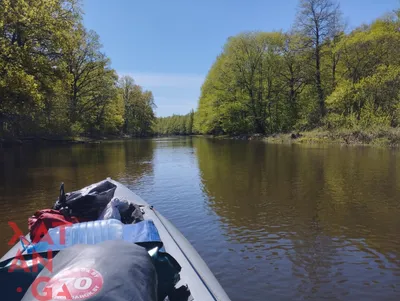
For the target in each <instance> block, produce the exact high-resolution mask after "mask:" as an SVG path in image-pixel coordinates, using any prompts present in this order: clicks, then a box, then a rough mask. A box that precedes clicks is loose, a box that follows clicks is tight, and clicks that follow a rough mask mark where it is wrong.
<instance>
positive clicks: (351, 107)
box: [194, 0, 400, 135]
mask: <svg viewBox="0 0 400 301" xmlns="http://www.w3.org/2000/svg"><path fill="white" fill-rule="evenodd" d="M317 11H318V12H321V13H320V14H316V13H315V12H317ZM340 16H341V13H340V11H339V7H338V6H337V5H336V4H335V3H334V2H333V1H331V0H301V1H300V6H299V14H298V19H297V21H296V23H295V27H294V30H293V31H292V32H288V33H282V32H247V33H243V34H239V35H237V36H234V37H230V38H229V39H228V41H227V43H226V44H225V46H224V48H223V51H222V53H221V54H219V55H218V57H217V59H216V61H215V62H214V64H213V66H212V67H211V69H210V71H209V73H208V75H207V78H206V80H205V82H204V84H203V86H202V89H201V96H200V99H199V106H198V110H197V111H196V113H195V116H194V117H195V120H194V128H195V130H196V131H197V132H199V133H203V134H210V133H212V134H230V135H237V134H243V133H266V134H272V133H277V132H288V131H292V130H296V131H299V130H300V131H301V130H311V129H313V128H316V127H320V126H325V127H326V128H327V129H330V130H334V129H338V128H344V129H349V130H351V129H367V128H369V127H371V126H375V127H380V128H382V127H398V126H399V125H400V124H399V123H400V111H399V108H400V48H399V47H398V45H400V31H399V28H400V21H399V13H398V11H396V12H395V13H393V14H389V15H386V16H385V17H382V18H379V19H377V20H376V21H374V22H372V23H371V24H369V25H363V26H361V27H359V28H356V29H355V30H353V31H352V32H350V33H349V34H345V33H344V31H343V28H344V27H343V25H342V23H341V21H340ZM315 20H317V21H318V22H314V21H315ZM317 29H318V30H317Z"/></svg>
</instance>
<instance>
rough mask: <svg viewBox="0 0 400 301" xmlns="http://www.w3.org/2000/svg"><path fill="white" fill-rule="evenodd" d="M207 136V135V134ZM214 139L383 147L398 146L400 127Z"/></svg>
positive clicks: (317, 130)
mask: <svg viewBox="0 0 400 301" xmlns="http://www.w3.org/2000/svg"><path fill="white" fill-rule="evenodd" d="M207 137H209V136H207ZM212 137H213V138H214V139H234V140H261V141H265V142H267V143H280V144H342V145H375V146H385V147H399V146H400V128H389V129H371V130H347V129H341V130H332V131H327V130H322V129H316V130H312V131H305V132H291V133H279V134H273V135H260V134H255V135H239V136H229V135H219V136H212Z"/></svg>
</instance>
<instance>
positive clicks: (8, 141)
mask: <svg viewBox="0 0 400 301" xmlns="http://www.w3.org/2000/svg"><path fill="white" fill-rule="evenodd" d="M134 138H136V137H134V136H129V135H119V136H117V135H112V136H110V135H108V136H98V137H87V136H82V137H36V136H34V137H6V138H0V147H13V146H18V145H23V144H51V145H52V144H57V145H58V144H60V145H62V144H99V143H102V142H105V141H108V140H129V139H134ZM142 138H145V137H142Z"/></svg>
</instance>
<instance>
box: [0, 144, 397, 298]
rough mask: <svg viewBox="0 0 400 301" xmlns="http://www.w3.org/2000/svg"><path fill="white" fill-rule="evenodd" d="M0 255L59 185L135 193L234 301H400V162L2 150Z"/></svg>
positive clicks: (259, 153) (305, 155) (328, 153)
mask: <svg viewBox="0 0 400 301" xmlns="http://www.w3.org/2000/svg"><path fill="white" fill-rule="evenodd" d="M0 154H1V156H0V159H1V161H0V227H1V228H0V229H1V231H0V241H1V243H0V251H1V252H2V253H5V252H6V251H7V250H8V248H9V246H7V242H8V241H9V239H10V238H11V236H12V234H13V232H12V231H11V229H10V228H9V227H8V225H7V222H8V221H15V222H17V224H18V225H19V226H20V227H21V228H22V229H24V230H25V229H27V218H28V217H29V216H30V215H32V214H33V213H34V211H35V210H37V209H42V208H47V207H49V206H51V205H52V204H53V203H54V201H55V200H56V198H57V196H58V188H59V184H60V182H62V181H64V182H65V185H66V190H67V191H71V190H76V189H80V188H82V187H84V186H86V185H89V184H91V183H93V182H95V181H100V180H102V179H104V178H106V177H107V176H110V177H112V178H115V179H117V180H119V181H121V182H122V183H124V184H126V185H127V186H128V187H129V188H131V189H132V190H133V191H134V192H136V193H138V194H139V195H140V196H142V197H143V198H144V199H145V200H147V201H148V202H149V203H151V204H153V205H154V206H156V208H157V209H158V210H159V211H160V212H161V213H162V214H164V215H165V216H166V217H167V218H168V219H170V220H171V221H172V222H173V223H174V224H175V225H176V226H177V227H178V229H179V230H181V231H182V232H183V234H184V235H185V236H186V237H187V238H188V239H189V241H190V242H191V243H193V245H194V247H195V248H196V249H197V250H198V251H199V253H200V255H201V256H203V258H204V260H205V261H206V262H207V264H208V265H209V267H210V268H211V270H212V271H213V272H214V273H215V275H216V277H217V278H218V280H219V281H220V283H221V285H222V286H223V287H224V288H225V290H226V291H227V293H228V295H229V296H230V297H231V299H232V300H234V301H240V300H242V301H244V300H246V301H247V300H306V299H307V300H322V299H327V300H400V152H399V151H395V150H388V149H374V148H355V147H352V148H346V147H340V146H325V147H321V146H318V147H315V146H314V147H310V146H288V145H267V144H264V143H262V142H247V141H246V142H244V141H228V140H226V141H215V140H207V139H204V138H193V139H191V138H183V139H172V138H168V139H157V140H136V141H125V142H107V143H102V144H99V145H72V146H57V147H48V146H47V147H43V146H29V145H25V146H22V147H19V148H14V149H7V150H0Z"/></svg>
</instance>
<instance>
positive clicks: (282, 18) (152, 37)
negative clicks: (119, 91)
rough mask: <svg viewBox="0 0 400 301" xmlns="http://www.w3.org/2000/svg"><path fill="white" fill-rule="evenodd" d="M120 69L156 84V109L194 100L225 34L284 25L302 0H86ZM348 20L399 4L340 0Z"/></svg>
mask: <svg viewBox="0 0 400 301" xmlns="http://www.w3.org/2000/svg"><path fill="white" fill-rule="evenodd" d="M83 3H84V11H85V16H84V23H85V25H86V27H87V28H89V29H93V30H95V31H96V32H97V33H98V34H99V35H100V39H101V42H102V44H103V51H104V52H105V53H106V54H107V55H108V56H109V57H110V58H111V61H112V67H113V68H114V69H115V70H117V72H118V73H119V74H120V75H125V74H129V75H131V76H132V77H133V78H134V80H135V81H136V83H137V84H139V85H141V86H143V87H144V88H145V89H148V90H151V91H152V92H153V94H154V99H155V102H156V105H157V107H158V108H157V110H156V114H157V116H168V115H172V114H173V113H175V114H186V113H188V112H189V111H190V110H191V109H192V108H193V109H195V108H196V107H197V102H198V98H199V95H200V88H201V85H202V83H203V81H204V78H205V76H206V75H207V72H208V70H209V69H210V67H211V65H212V64H213V62H214V60H215V58H216V56H217V55H218V54H219V53H220V52H221V49H222V47H223V45H224V44H225V42H226V40H227V38H228V37H229V36H232V35H236V34H238V33H240V32H243V31H248V30H264V31H272V30H280V29H283V30H287V29H289V28H290V26H291V25H292V23H293V21H294V18H295V13H296V7H297V3H298V1H297V0H281V1H277V0H273V1H270V0H196V1H193V0H192V1H190V0H152V1H146V0H83ZM340 5H341V8H342V11H343V14H344V17H345V19H346V21H347V22H348V24H349V26H350V28H351V27H355V26H358V25H359V24H361V23H364V22H370V21H371V20H373V19H375V18H376V17H378V16H381V15H382V14H384V13H386V12H389V11H391V10H393V9H394V8H396V7H399V6H400V2H399V0H341V1H340Z"/></svg>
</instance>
